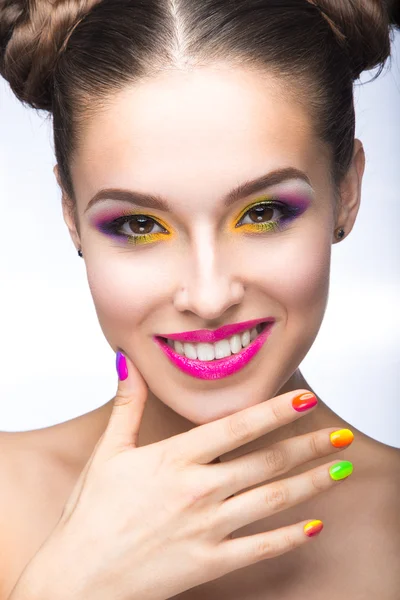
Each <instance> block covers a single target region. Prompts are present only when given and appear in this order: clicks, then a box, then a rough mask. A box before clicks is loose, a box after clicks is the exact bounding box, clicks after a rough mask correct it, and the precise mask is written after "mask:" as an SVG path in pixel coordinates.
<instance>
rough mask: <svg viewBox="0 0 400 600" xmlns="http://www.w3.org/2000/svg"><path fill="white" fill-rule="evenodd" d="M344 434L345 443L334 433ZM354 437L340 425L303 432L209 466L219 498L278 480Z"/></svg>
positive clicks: (347, 442)
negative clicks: (265, 482) (340, 427)
mask: <svg viewBox="0 0 400 600" xmlns="http://www.w3.org/2000/svg"><path fill="white" fill-rule="evenodd" d="M339 431H340V432H341V433H342V436H341V438H342V444H341V445H340V446H337V445H336V446H334V445H333V444H339V442H340V440H339V436H338V435H335V436H333V442H332V440H331V435H330V434H332V433H334V432H339ZM353 439H354V435H353V433H352V432H351V431H350V429H341V430H338V429H337V427H336V428H335V427H330V428H329V429H321V430H319V431H313V432H311V433H306V434H304V435H299V436H296V437H293V438H290V439H287V440H282V441H280V442H277V443H276V444H272V445H271V446H269V447H268V448H259V449H258V450H254V451H252V452H248V453H247V454H244V455H243V456H240V457H238V458H235V459H232V460H229V461H227V462H225V463H220V464H218V466H216V467H215V468H214V467H213V468H212V469H211V468H210V469H209V471H208V472H209V474H210V476H213V477H215V489H216V491H217V494H219V497H218V495H217V496H216V498H217V500H224V499H226V498H227V496H230V495H231V494H236V493H237V492H238V491H241V492H243V491H245V490H246V488H248V487H251V486H254V485H257V484H258V483H262V482H263V481H266V480H268V479H274V478H275V477H278V476H279V475H282V474H283V473H287V472H288V471H291V470H292V469H294V468H295V467H298V466H299V465H302V464H304V463H306V462H310V461H312V460H316V459H318V458H322V457H324V456H328V455H329V454H332V453H334V452H340V451H341V450H343V448H345V447H348V446H349V445H350V444H351V443H352V441H353Z"/></svg>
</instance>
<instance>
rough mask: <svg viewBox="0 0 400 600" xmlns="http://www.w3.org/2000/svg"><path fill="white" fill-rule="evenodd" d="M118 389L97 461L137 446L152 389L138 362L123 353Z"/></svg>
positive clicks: (119, 361)
mask: <svg viewBox="0 0 400 600" xmlns="http://www.w3.org/2000/svg"><path fill="white" fill-rule="evenodd" d="M116 367H117V372H118V375H119V377H118V388H117V393H116V395H115V396H114V403H113V409H112V412H111V415H110V418H109V421H108V424H107V427H106V429H105V431H104V433H103V435H102V439H101V442H100V444H99V447H98V450H97V452H96V455H95V457H94V461H96V462H97V461H103V460H104V459H107V458H110V457H111V456H113V455H115V454H116V453H118V452H120V451H122V450H126V449H128V448H135V447H136V445H137V441H138V437H139V430H140V425H141V422H142V417H143V411H144V407H145V404H146V400H147V397H148V387H147V384H146V382H145V380H144V379H143V377H142V375H141V374H140V373H139V371H138V369H137V368H136V366H135V365H134V363H133V362H132V361H131V360H130V359H129V358H128V357H127V356H126V355H125V354H122V353H120V352H117V354H116Z"/></svg>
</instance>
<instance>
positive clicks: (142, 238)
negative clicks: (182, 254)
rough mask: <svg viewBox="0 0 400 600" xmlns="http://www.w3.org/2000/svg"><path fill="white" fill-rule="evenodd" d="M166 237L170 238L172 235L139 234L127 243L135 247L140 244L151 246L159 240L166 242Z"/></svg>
mask: <svg viewBox="0 0 400 600" xmlns="http://www.w3.org/2000/svg"><path fill="white" fill-rule="evenodd" d="M166 237H170V234H166V233H142V234H139V233H137V234H136V235H135V236H132V237H128V238H127V242H128V243H129V244H132V245H133V246H138V245H139V244H151V243H152V242H157V241H159V240H165V238H166Z"/></svg>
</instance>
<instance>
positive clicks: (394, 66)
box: [0, 30, 400, 447]
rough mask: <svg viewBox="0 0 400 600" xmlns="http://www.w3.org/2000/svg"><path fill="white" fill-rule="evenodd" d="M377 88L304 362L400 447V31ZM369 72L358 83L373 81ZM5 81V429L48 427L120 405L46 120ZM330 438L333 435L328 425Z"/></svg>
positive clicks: (1, 403) (352, 414)
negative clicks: (324, 303) (355, 191)
mask: <svg viewBox="0 0 400 600" xmlns="http://www.w3.org/2000/svg"><path fill="white" fill-rule="evenodd" d="M392 48H393V57H392V59H391V62H388V63H387V66H386V68H385V71H384V72H383V73H382V74H381V75H380V76H379V78H378V79H377V80H376V81H374V82H371V83H366V84H365V85H359V84H357V85H356V86H355V103H356V118H357V128H356V137H359V138H360V139H361V140H362V142H363V143H364V147H365V151H366V158H367V163H366V171H365V175H364V183H363V194H362V203H361V207H360V211H359V214H358V217H357V221H356V223H355V227H354V228H353V231H352V232H351V234H350V236H349V237H348V238H345V239H344V240H343V241H342V242H340V243H338V244H336V245H334V246H333V248H332V275H331V285H330V295H329V302H328V308H327V311H326V315H325V318H324V322H323V324H322V326H321V329H320V332H319V334H318V336H317V339H316V341H315V343H314V345H313V347H312V348H311V350H310V352H309V353H308V355H307V357H306V358H305V360H304V361H303V363H302V364H301V369H302V371H303V373H304V375H305V377H306V379H307V380H308V382H309V384H310V385H311V386H312V388H313V389H314V390H315V391H316V392H317V394H318V395H319V396H320V397H321V399H322V400H323V401H324V402H325V403H327V404H328V406H329V407H330V408H331V409H332V410H333V411H334V412H335V413H337V414H338V415H340V417H342V418H343V419H345V420H346V421H348V422H349V423H350V425H353V426H354V427H356V428H357V429H359V430H361V431H363V432H364V433H365V434H367V435H369V436H370V437H372V438H374V439H376V440H379V441H380V442H383V443H385V444H388V445H391V446H396V447H400V417H399V412H400V411H399V401H400V393H399V392H400V310H399V306H400V302H399V299H400V289H399V288H400V275H399V267H400V236H399V228H400V198H399V188H400V32H399V31H397V30H396V31H395V32H393V42H392ZM375 72H376V71H375V70H374V71H370V72H365V73H363V74H362V77H361V80H360V81H361V82H365V81H368V80H369V79H371V77H372V75H373V74H374V73H375ZM45 117H46V113H43V112H42V113H41V112H36V111H34V110H33V109H30V108H26V107H24V106H23V105H22V104H21V103H20V102H18V101H17V99H16V98H15V97H14V96H13V94H12V92H11V91H10V88H9V86H8V84H7V83H6V82H5V81H4V80H3V79H1V78H0V206H1V215H2V225H3V226H2V228H1V236H0V282H1V283H0V286H1V289H0V332H1V344H0V366H1V377H0V430H2V431H25V430H30V429H39V428H42V427H48V426H50V425H54V424H56V423H61V422H63V421H66V420H69V419H72V418H74V417H77V416H79V415H82V414H85V413H87V412H89V411H91V410H94V409H95V408H97V407H99V406H101V405H103V404H105V403H106V402H108V401H109V400H110V399H111V398H112V397H113V396H114V394H115V391H116V386H117V374H116V371H115V354H114V352H113V350H112V349H111V348H110V346H109V345H108V343H107V341H106V340H105V338H104V335H103V333H102V331H101V328H100V325H99V324H98V321H97V315H96V312H95V309H94V305H93V301H92V298H91V295H90V290H89V287H88V284H87V279H86V271H85V264H84V261H83V259H81V258H79V257H78V255H77V253H76V251H75V248H74V246H73V244H72V241H71V239H70V237H69V233H68V230H67V227H66V225H65V223H64V221H63V218H62V210H61V192H60V189H59V188H58V185H57V183H56V180H55V177H54V174H53V170H52V169H53V166H54V165H55V163H56V160H55V157H54V153H53V142H52V130H51V120H50V119H47V120H45ZM332 425H333V426H334V425H335V424H334V423H332Z"/></svg>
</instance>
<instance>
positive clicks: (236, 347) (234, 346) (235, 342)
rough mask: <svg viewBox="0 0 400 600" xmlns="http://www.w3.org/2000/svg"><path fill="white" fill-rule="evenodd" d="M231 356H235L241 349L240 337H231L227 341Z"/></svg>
mask: <svg viewBox="0 0 400 600" xmlns="http://www.w3.org/2000/svg"><path fill="white" fill-rule="evenodd" d="M229 344H230V346H231V351H232V354H237V353H238V352H240V351H241V349H242V338H241V336H240V335H233V336H232V337H231V339H230V340H229Z"/></svg>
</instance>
